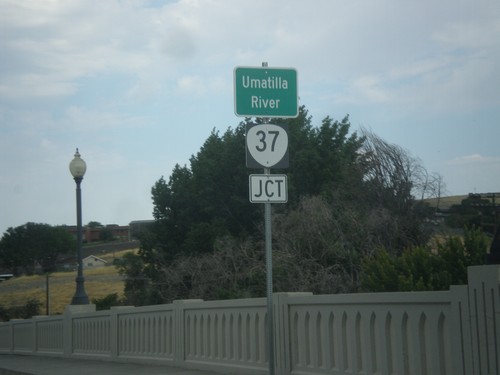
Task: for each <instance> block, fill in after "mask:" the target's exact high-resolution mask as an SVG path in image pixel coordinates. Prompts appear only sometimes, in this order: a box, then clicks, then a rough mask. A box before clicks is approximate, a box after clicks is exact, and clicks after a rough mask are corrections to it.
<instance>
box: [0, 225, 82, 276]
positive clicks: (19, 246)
mask: <svg viewBox="0 0 500 375" xmlns="http://www.w3.org/2000/svg"><path fill="white" fill-rule="evenodd" d="M74 248H75V239H74V238H73V236H72V235H71V234H70V233H69V232H68V231H67V230H66V229H65V228H64V227H52V226H50V225H48V224H38V223H26V224H24V225H21V226H18V227H16V228H12V227H11V228H8V229H7V231H6V232H5V233H4V234H3V236H2V239H1V240H0V262H1V263H2V265H3V266H4V267H6V268H8V269H10V270H12V272H13V273H14V274H19V273H20V272H22V271H25V272H27V273H28V274H32V273H33V272H34V269H35V266H36V265H37V264H38V265H39V266H40V267H41V268H42V270H43V272H52V271H54V269H55V266H56V263H57V258H58V256H59V255H60V254H65V253H68V252H69V251H71V250H73V249H74Z"/></svg>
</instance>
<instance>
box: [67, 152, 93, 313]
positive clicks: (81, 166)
mask: <svg viewBox="0 0 500 375" xmlns="http://www.w3.org/2000/svg"><path fill="white" fill-rule="evenodd" d="M86 170H87V165H86V164H85V162H84V161H83V159H81V158H80V153H79V152H78V148H77V149H76V153H75V158H74V159H73V160H71V162H70V163H69V171H70V172H71V174H72V175H73V178H74V180H75V182H76V230H77V237H76V242H77V244H76V250H77V257H78V274H77V276H76V280H75V281H76V292H75V295H74V296H73V299H72V300H71V304H72V305H88V304H89V297H88V296H87V293H85V285H84V283H85V278H84V277H83V262H82V191H81V189H80V184H81V182H82V180H83V175H84V174H85V171H86Z"/></svg>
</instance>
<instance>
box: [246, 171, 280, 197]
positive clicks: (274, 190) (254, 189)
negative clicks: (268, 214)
mask: <svg viewBox="0 0 500 375" xmlns="http://www.w3.org/2000/svg"><path fill="white" fill-rule="evenodd" d="M249 182H250V202H252V203H286V202H287V201H288V191H287V186H286V175H284V174H251V175H250V179H249Z"/></svg>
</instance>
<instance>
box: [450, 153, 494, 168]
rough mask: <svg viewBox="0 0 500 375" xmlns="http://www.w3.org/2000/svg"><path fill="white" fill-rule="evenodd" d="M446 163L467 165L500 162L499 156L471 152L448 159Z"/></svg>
mask: <svg viewBox="0 0 500 375" xmlns="http://www.w3.org/2000/svg"><path fill="white" fill-rule="evenodd" d="M446 164H448V165H451V166H467V165H478V164H500V157H496V156H483V155H481V154H471V155H464V156H460V157H457V158H454V159H451V160H448V161H447V162H446Z"/></svg>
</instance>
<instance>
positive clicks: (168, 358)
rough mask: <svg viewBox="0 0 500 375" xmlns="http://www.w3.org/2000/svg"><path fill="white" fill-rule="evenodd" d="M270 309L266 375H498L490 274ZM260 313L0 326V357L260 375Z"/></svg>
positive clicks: (496, 292) (229, 308)
mask: <svg viewBox="0 0 500 375" xmlns="http://www.w3.org/2000/svg"><path fill="white" fill-rule="evenodd" d="M274 303H275V306H274V311H275V316H274V319H275V329H276V332H275V335H274V336H275V342H274V345H275V353H276V360H275V363H276V373H277V374H282V375H285V374H294V375H302V374H303V375H306V374H311V375H313V374H338V375H340V374H415V375H425V374H428V375H435V374H453V375H456V374H462V375H469V374H499V373H500V266H478V267H471V268H469V285H465V286H454V287H452V288H451V289H450V290H449V291H444V292H414V293H373V294H350V295H322V296H313V295H312V294H310V293H277V294H275V297H274ZM87 308H88V307H87ZM82 309H85V307H82ZM266 311H267V309H266V299H265V298H257V299H243V300H229V301H211V302H205V301H202V300H187V301H175V302H174V303H172V304H168V305H157V306H145V307H137V308H134V307H117V308H112V309H111V310H109V311H91V312H85V311H80V312H77V311H73V312H71V311H67V312H66V313H65V314H64V315H62V316H51V317H35V318H33V319H27V320H13V321H11V322H7V323H0V353H15V354H30V355H50V356H61V357H78V358H93V359H96V358H97V359H103V360H111V361H119V362H148V363H151V362H156V363H158V364H161V363H165V364H170V365H174V366H179V367H184V368H199V369H210V370H214V371H219V372H231V373H242V374H266V373H267V361H268V358H267V355H268V350H267V345H268V343H267V338H266V329H265V327H266V320H267V316H266Z"/></svg>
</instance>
